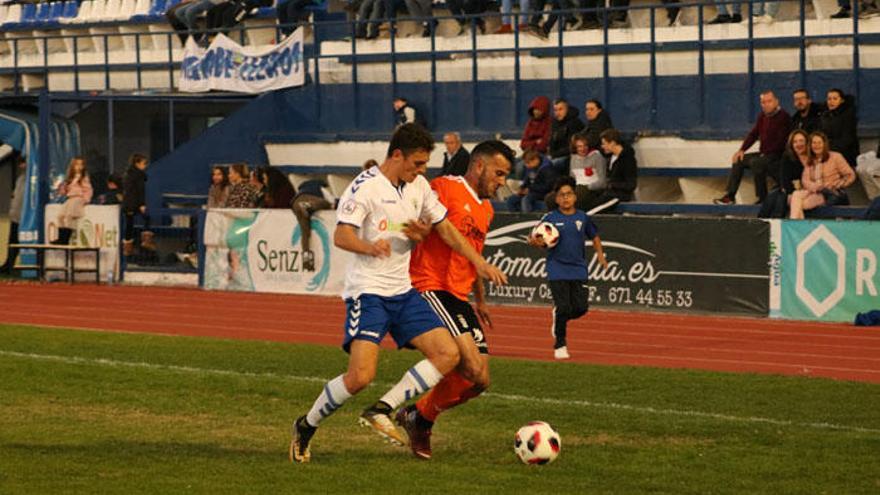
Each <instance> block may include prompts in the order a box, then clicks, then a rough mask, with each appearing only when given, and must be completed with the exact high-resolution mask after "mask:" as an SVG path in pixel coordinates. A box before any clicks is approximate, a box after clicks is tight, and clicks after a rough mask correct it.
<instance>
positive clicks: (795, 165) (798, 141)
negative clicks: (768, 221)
mask: <svg viewBox="0 0 880 495" xmlns="http://www.w3.org/2000/svg"><path fill="white" fill-rule="evenodd" d="M808 141H809V134H807V132H806V131H804V130H803V129H795V130H793V131H791V134H789V135H788V144H787V145H786V146H785V152H784V153H783V154H782V159H781V161H780V167H779V170H780V171H779V174H780V176H781V178H782V181H781V182H780V184H779V189H774V190H773V191H770V193H768V194H767V199H765V200H764V202H763V203H761V210H760V211H759V212H758V218H786V217H787V216H788V205H789V203H790V201H791V199H790V196H791V194H792V193H793V192H794V191H796V190H797V189H799V188H800V181H801V176H802V175H803V173H804V167H805V166H807V163H808V162H809V160H810V157H809V146H808V144H807V143H808Z"/></svg>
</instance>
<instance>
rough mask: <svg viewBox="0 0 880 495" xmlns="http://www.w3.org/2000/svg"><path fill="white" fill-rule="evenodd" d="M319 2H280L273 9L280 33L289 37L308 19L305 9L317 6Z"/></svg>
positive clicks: (281, 0)
mask: <svg viewBox="0 0 880 495" xmlns="http://www.w3.org/2000/svg"><path fill="white" fill-rule="evenodd" d="M319 1H320V0H280V1H279V2H278V6H277V7H275V10H276V12H278V22H279V23H280V24H281V33H282V34H283V35H284V36H289V35H290V34H291V33H293V32H294V31H296V28H298V27H300V26H301V25H302V24H303V23H304V22H306V21H308V19H309V12H308V10H306V7H308V6H310V5H318V4H319Z"/></svg>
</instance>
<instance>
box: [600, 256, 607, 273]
mask: <svg viewBox="0 0 880 495" xmlns="http://www.w3.org/2000/svg"><path fill="white" fill-rule="evenodd" d="M599 264H600V265H602V268H603V269H605V270H607V269H608V260H606V259H605V253H599Z"/></svg>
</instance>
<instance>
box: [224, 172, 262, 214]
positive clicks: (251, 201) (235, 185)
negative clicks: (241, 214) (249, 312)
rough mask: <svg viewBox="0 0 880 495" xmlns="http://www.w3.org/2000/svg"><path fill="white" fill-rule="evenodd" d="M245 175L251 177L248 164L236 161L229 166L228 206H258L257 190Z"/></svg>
mask: <svg viewBox="0 0 880 495" xmlns="http://www.w3.org/2000/svg"><path fill="white" fill-rule="evenodd" d="M245 177H249V175H248V169H247V164H245V163H236V164H234V165H232V166H231V167H229V184H230V185H229V197H228V198H227V199H226V207H227V208H256V207H257V199H258V195H257V190H256V189H255V188H254V187H253V186H251V185H250V184H248V182H247V181H246V180H245Z"/></svg>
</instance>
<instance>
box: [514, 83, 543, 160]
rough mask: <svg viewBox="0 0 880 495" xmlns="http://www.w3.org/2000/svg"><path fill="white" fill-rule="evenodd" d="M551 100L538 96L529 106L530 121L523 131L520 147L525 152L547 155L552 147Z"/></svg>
mask: <svg viewBox="0 0 880 495" xmlns="http://www.w3.org/2000/svg"><path fill="white" fill-rule="evenodd" d="M549 110H550V99H549V98H547V97H546V96H537V97H535V99H533V100H532V102H531V103H530V104H529V121H528V123H526V128H525V130H524V131H523V136H522V140H521V141H520V142H519V146H520V148H521V149H522V150H523V151H529V150H535V151H537V152H538V153H541V154H544V153H547V148H548V147H549V145H550V114H549Z"/></svg>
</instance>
